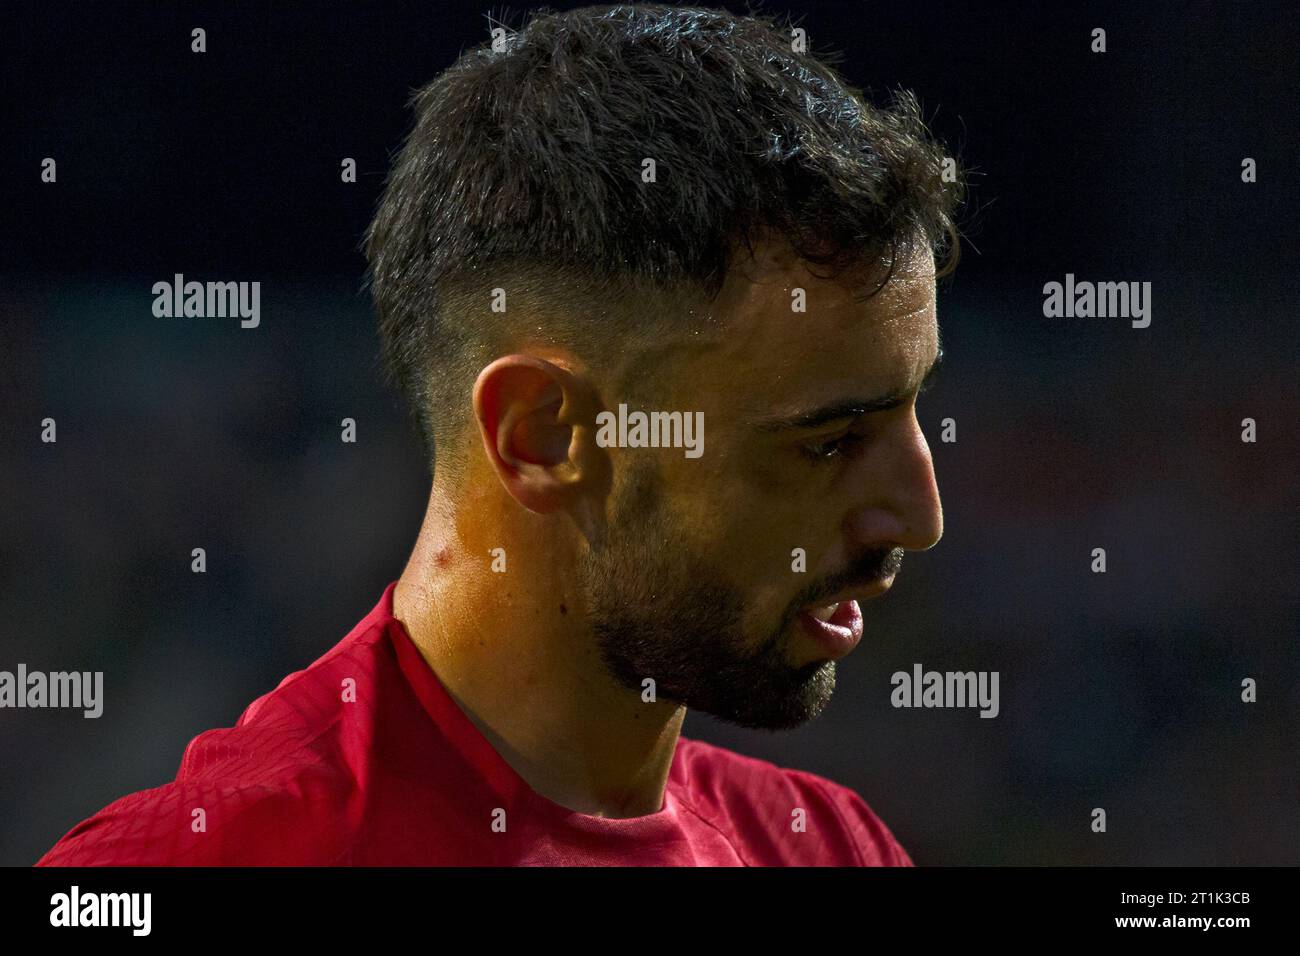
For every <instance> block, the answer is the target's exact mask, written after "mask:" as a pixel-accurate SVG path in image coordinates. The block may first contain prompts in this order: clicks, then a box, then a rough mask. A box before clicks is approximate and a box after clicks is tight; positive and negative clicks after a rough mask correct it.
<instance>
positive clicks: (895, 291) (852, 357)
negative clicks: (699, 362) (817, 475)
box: [709, 247, 939, 411]
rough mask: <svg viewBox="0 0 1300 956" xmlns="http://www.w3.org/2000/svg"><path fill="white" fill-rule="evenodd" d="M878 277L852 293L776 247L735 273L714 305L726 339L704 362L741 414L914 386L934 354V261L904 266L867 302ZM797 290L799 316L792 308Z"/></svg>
mask: <svg viewBox="0 0 1300 956" xmlns="http://www.w3.org/2000/svg"><path fill="white" fill-rule="evenodd" d="M884 268H885V267H884V266H883V265H882V266H881V267H880V270H879V271H878V273H877V274H876V275H874V276H871V277H869V279H868V281H867V283H866V284H865V285H864V284H861V283H859V284H857V285H856V286H855V285H851V284H848V283H846V282H843V281H837V280H834V279H828V278H824V277H822V276H818V275H816V274H814V273H815V272H816V271H817V267H816V266H809V265H808V264H807V263H805V262H804V261H803V260H800V259H798V258H797V257H796V256H794V255H793V254H792V253H790V252H789V251H788V250H787V249H783V248H780V247H778V248H775V249H773V248H767V249H764V250H761V251H760V253H759V254H757V255H756V257H755V259H754V260H753V261H751V262H747V263H746V264H745V266H744V267H742V268H739V269H733V270H732V272H731V273H730V274H729V275H728V277H727V281H726V283H725V284H724V287H723V289H722V291H721V293H720V294H719V296H718V298H717V300H716V301H715V303H714V310H713V311H714V315H715V317H716V318H717V319H718V320H719V321H720V324H721V328H722V329H724V330H725V333H724V334H723V335H722V336H721V337H720V338H719V339H718V340H716V341H715V342H713V343H712V345H713V346H714V348H711V349H710V350H709V351H710V352H711V353H712V354H711V355H710V356H709V360H710V362H711V364H713V366H714V371H715V374H716V375H717V376H718V378H719V379H720V380H721V381H720V382H719V384H722V385H729V386H730V387H731V389H732V398H733V399H734V400H735V403H736V404H737V405H738V406H739V410H741V411H748V410H754V411H757V410H759V409H763V410H767V411H770V410H772V409H773V408H781V407H783V406H786V405H790V406H792V407H793V406H803V405H806V404H808V403H809V402H815V401H822V400H825V401H831V400H835V399H837V398H842V397H844V396H845V395H846V394H852V395H855V396H857V395H860V394H862V393H864V392H868V391H869V392H877V391H878V392H884V391H888V390H892V389H897V390H905V389H907V388H908V387H912V386H916V385H918V384H919V382H920V379H921V377H922V376H923V375H924V373H925V371H926V370H927V369H928V368H929V366H930V363H931V362H932V361H933V359H934V357H935V353H936V352H937V350H938V347H939V329H938V325H937V321H936V315H935V285H934V282H935V277H934V259H933V256H932V255H931V254H930V253H929V252H928V251H926V252H923V253H920V254H917V255H914V256H912V257H911V258H910V259H907V260H906V261H903V260H900V261H899V263H898V264H897V265H896V267H895V270H894V275H893V277H892V278H891V279H890V280H889V282H888V283H887V284H886V285H885V286H884V288H882V289H881V290H880V291H879V292H877V293H876V294H875V295H872V296H870V297H867V293H868V292H870V291H871V289H873V288H875V285H876V284H877V283H878V282H879V280H880V279H881V278H883V276H884ZM810 269H811V270H813V271H810ZM799 290H802V293H801V294H802V299H803V307H804V309H805V311H796V309H795V308H794V307H793V306H794V305H795V304H797V300H798V297H799V296H800V292H799Z"/></svg>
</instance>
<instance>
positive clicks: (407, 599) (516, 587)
mask: <svg viewBox="0 0 1300 956" xmlns="http://www.w3.org/2000/svg"><path fill="white" fill-rule="evenodd" d="M473 484H474V483H470V486H471V487H472V486H473ZM480 487H481V485H480ZM489 487H490V485H489ZM583 547H586V542H585V539H584V538H583V537H582V536H581V535H580V534H578V533H577V532H576V530H575V529H574V525H573V523H572V522H571V521H570V520H569V519H568V517H567V516H566V515H564V514H562V513H561V514H549V515H538V514H534V513H532V512H530V511H526V510H525V509H523V508H521V507H519V506H518V504H517V503H514V502H513V500H510V501H508V502H503V501H500V500H498V499H496V498H493V497H492V496H491V495H490V494H483V493H479V494H477V495H472V496H469V495H467V496H464V497H462V500H461V502H460V504H459V507H458V508H456V509H453V508H451V507H450V506H449V504H448V502H447V500H446V496H444V495H442V494H441V493H440V491H439V489H438V488H436V487H435V489H434V493H433V495H431V497H430V502H429V509H428V512H427V513H426V515H425V520H424V525H423V526H422V528H421V529H420V535H419V538H418V539H417V541H416V544H415V548H414V550H413V552H412V554H411V558H410V560H409V561H408V563H407V565H406V568H405V570H404V571H403V572H402V576H401V578H400V580H399V581H398V584H397V588H396V590H395V592H394V595H393V604H394V612H395V615H396V617H397V618H398V620H400V621H401V622H402V623H403V625H405V627H406V630H407V632H408V633H409V634H410V636H411V639H412V641H413V642H414V643H415V645H416V647H417V648H419V650H420V653H421V655H422V656H423V657H424V659H425V661H426V662H427V663H428V664H429V666H430V667H431V668H433V671H434V673H435V674H437V676H438V678H439V680H440V681H441V682H442V684H443V686H444V687H446V688H447V690H448V692H449V693H450V694H451V695H452V697H453V698H454V699H455V700H456V703H457V704H458V705H459V706H460V708H461V710H463V711H464V712H465V713H466V715H467V716H468V717H469V719H470V720H471V721H472V722H473V723H474V725H475V726H476V727H477V728H478V729H479V731H480V732H481V733H482V734H483V735H484V736H485V737H486V738H487V739H488V741H489V742H490V743H491V744H492V746H493V747H494V748H495V749H496V751H497V753H499V754H500V755H501V757H502V758H503V759H504V760H505V761H506V762H507V763H508V764H509V765H510V766H511V767H512V768H513V769H514V770H515V772H516V773H518V774H519V775H520V776H521V777H522V778H523V779H524V780H525V781H526V782H527V783H528V785H529V786H530V787H531V788H532V789H533V790H534V791H535V792H536V793H539V794H541V795H542V796H544V797H546V798H547V799H549V800H551V801H553V802H555V803H558V804H560V805H561V806H564V807H567V808H569V809H571V810H575V811H577V812H579V813H585V814H589V815H592V816H607V817H636V816H643V815H645V814H649V813H655V812H658V811H659V810H660V809H661V807H662V806H663V799H664V787H665V786H666V784H667V781H668V773H669V769H670V768H671V765H672V759H673V754H674V752H675V750H676V748H677V738H678V735H679V734H680V731H681V725H682V720H683V718H684V717H685V714H686V709H685V708H684V707H681V706H678V705H676V704H672V703H669V702H664V701H658V702H654V703H646V702H644V701H642V699H641V695H640V693H639V692H638V691H635V690H631V689H629V688H626V687H623V686H622V685H620V684H618V683H616V682H615V681H614V680H613V679H612V678H611V677H610V676H609V675H608V674H607V673H606V671H605V668H604V665H603V663H602V661H601V658H600V653H599V650H598V648H597V647H596V642H595V638H594V635H593V634H592V630H591V627H590V625H589V623H588V618H587V608H586V607H585V605H584V599H583V595H582V589H581V588H580V587H579V586H577V585H578V582H577V580H576V578H575V576H574V574H573V572H572V569H573V568H574V567H575V558H576V557H577V556H578V554H579V550H578V549H580V548H583ZM495 548H501V549H503V551H504V560H505V562H506V570H505V571H504V572H497V571H494V570H493V568H492V564H493V556H494V553H495V554H497V555H499V554H500V552H494V551H493V549H495ZM647 676H653V675H647Z"/></svg>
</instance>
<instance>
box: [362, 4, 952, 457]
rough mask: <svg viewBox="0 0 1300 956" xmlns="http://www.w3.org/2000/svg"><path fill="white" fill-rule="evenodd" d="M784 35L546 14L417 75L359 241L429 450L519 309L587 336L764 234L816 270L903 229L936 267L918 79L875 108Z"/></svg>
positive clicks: (944, 228) (943, 225) (637, 313)
mask: <svg viewBox="0 0 1300 956" xmlns="http://www.w3.org/2000/svg"><path fill="white" fill-rule="evenodd" d="M793 47H794V43H793V42H792V35H791V32H790V31H789V30H788V29H786V30H783V28H782V27H781V26H779V25H778V24H777V23H776V22H775V21H773V20H771V19H770V18H767V17H762V16H749V17H746V16H738V15H735V14H731V13H727V12H724V11H719V10H705V9H690V8H682V7H668V6H659V5H654V6H650V5H647V6H639V5H633V6H608V7H587V8H584V9H580V10H572V11H569V12H565V13H554V12H550V11H545V10H544V11H540V12H538V13H536V14H534V15H533V16H532V17H531V18H530V19H529V20H528V21H527V22H526V24H525V25H524V26H523V27H522V28H521V29H519V30H517V31H513V32H512V31H508V30H507V31H506V32H505V34H504V36H502V37H501V38H500V40H499V42H498V44H497V49H493V44H492V42H491V41H486V42H485V43H484V44H483V45H481V46H479V47H477V48H475V49H472V50H470V51H469V52H467V53H465V54H463V55H462V56H461V57H460V58H459V59H458V60H457V61H456V63H455V64H453V65H452V66H451V67H450V68H449V69H448V70H446V72H444V73H442V74H441V75H439V76H438V77H437V78H436V79H434V80H433V81H432V82H431V83H429V84H428V85H427V86H425V87H424V88H423V89H420V90H418V91H417V92H416V93H415V95H414V97H413V98H412V106H413V108H414V111H415V116H416V119H415V127H414V129H413V131H412V132H411V134H410V136H409V137H408V139H407V141H406V144H405V146H404V147H403V149H402V151H401V154H400V155H399V157H398V158H397V161H396V163H395V165H394V167H393V170H392V173H391V175H390V176H389V179H388V182H387V185H386V188H385V191H384V195H383V197H382V199H381V201H380V204H379V207H378V210H377V212H376V215H375V218H374V221H373V222H372V223H371V225H370V228H369V230H368V231H367V234H366V241H365V251H366V255H367V257H368V259H369V262H370V270H369V277H368V281H369V284H370V287H371V290H372V292H373V295H374V299H375V305H376V310H377V312H378V317H379V328H380V336H381V340H382V345H383V353H384V359H385V363H386V366H387V368H388V371H389V374H390V376H391V378H392V379H393V380H394V381H395V382H396V384H397V385H398V387H399V388H400V389H401V390H402V392H403V393H404V394H405V395H406V397H407V398H408V400H409V401H410V403H411V405H412V409H413V411H414V412H415V415H416V417H417V420H418V422H419V425H420V429H421V433H422V435H423V436H424V439H425V442H426V450H427V451H428V452H429V453H430V461H431V462H432V460H433V459H432V455H433V453H434V451H435V448H436V451H437V453H438V457H439V459H440V460H441V459H442V458H443V457H444V456H445V455H446V454H447V453H448V452H450V454H451V457H452V459H453V461H454V460H456V459H457V458H459V457H460V456H459V455H458V454H457V452H456V451H455V450H454V449H453V448H451V447H450V445H449V443H448V441H447V439H450V438H451V437H452V436H453V435H455V434H456V432H457V430H459V429H461V428H463V426H464V425H465V423H466V410H467V409H468V406H469V391H470V388H471V387H472V384H473V380H474V377H475V376H476V375H477V373H478V371H479V370H480V369H481V368H482V367H483V366H484V365H486V364H487V363H488V362H490V361H491V359H492V358H494V357H495V356H496V355H498V354H502V353H501V352H499V351H496V350H497V349H503V348H510V347H512V346H514V345H517V344H518V342H519V339H518V338H517V336H518V335H519V334H521V333H524V332H526V333H529V334H537V333H538V326H539V323H540V325H541V326H543V332H544V334H545V335H546V336H548V337H551V340H552V341H555V340H561V341H577V342H581V343H582V347H583V348H584V349H587V350H588V354H591V353H592V352H595V354H597V355H600V354H606V353H604V352H602V349H617V348H620V347H626V346H627V344H628V343H629V342H630V341H632V340H635V339H638V338H640V337H641V336H642V335H645V334H646V330H647V328H648V327H649V326H651V325H654V324H655V323H661V322H664V321H676V322H677V323H678V324H679V325H680V324H681V323H683V322H685V321H689V319H688V318H686V316H685V312H681V311H677V310H675V309H666V308H664V304H665V302H674V301H675V302H683V301H686V300H687V299H691V300H693V301H697V302H698V301H699V298H700V297H703V298H704V299H705V300H707V299H710V298H712V297H713V296H715V295H716V294H717V292H718V290H719V289H720V288H721V286H722V283H723V280H724V278H725V275H726V272H727V270H728V268H729V265H730V263H731V261H732V256H733V254H734V253H735V252H736V251H737V250H738V249H739V248H741V247H750V248H752V244H753V242H754V241H755V240H756V239H758V238H759V237H760V236H761V235H763V234H766V233H770V232H772V231H775V232H776V233H777V234H779V235H781V236H782V237H784V238H785V239H786V240H787V241H789V242H790V243H791V245H792V246H793V248H794V249H795V250H796V251H797V252H798V253H799V254H800V255H801V256H803V257H804V258H806V259H807V260H808V261H809V262H811V263H816V264H818V265H819V266H822V267H829V268H830V269H831V270H832V271H839V270H843V269H845V268H848V267H849V266H851V265H853V264H856V263H861V262H865V261H867V260H866V257H867V255H868V254H876V255H878V254H880V253H881V252H883V251H887V252H888V253H889V258H890V262H891V272H892V262H893V261H894V259H896V258H897V257H898V255H899V254H900V253H905V252H909V251H912V250H913V249H917V250H919V249H920V248H922V246H923V245H928V247H929V248H930V249H931V250H933V251H935V252H936V254H940V255H941V254H943V253H947V254H948V258H947V260H946V262H943V261H941V268H940V269H939V273H940V274H941V275H942V274H945V273H946V272H948V271H950V270H951V268H952V266H953V265H954V264H955V262H956V256H957V254H958V251H959V245H958V243H957V241H956V236H957V234H956V229H955V227H954V223H953V214H954V209H955V207H956V204H957V203H958V202H959V200H960V195H961V191H962V183H961V176H960V175H956V176H955V177H954V176H952V175H949V176H944V175H942V174H943V172H944V160H945V158H946V157H945V154H944V152H943V151H942V149H941V148H940V147H939V146H938V145H937V144H936V143H935V142H934V141H933V139H932V138H931V137H930V135H929V133H928V131H927V129H926V127H925V124H924V121H923V120H922V117H921V115H920V108H919V105H918V103H917V101H916V98H915V97H914V96H913V95H911V94H910V93H906V92H899V93H897V94H895V96H894V98H893V102H892V104H891V106H890V107H889V108H888V109H881V108H877V107H875V106H873V105H871V104H870V103H868V102H867V101H866V98H865V97H864V96H863V94H862V93H861V91H859V90H857V89H856V88H854V87H852V86H850V85H849V84H848V83H847V82H846V81H845V80H844V79H843V78H841V77H840V76H839V74H838V73H837V72H836V71H835V70H834V69H833V68H832V67H830V66H829V65H827V64H826V63H824V62H822V61H821V60H819V59H817V58H816V57H815V56H813V55H812V54H809V53H804V52H796V51H795V50H794V49H793ZM646 158H650V159H653V160H654V161H655V163H656V167H657V170H656V175H657V179H656V181H655V182H652V183H647V182H643V179H642V168H643V167H642V163H643V160H645V159H646ZM954 169H955V165H954V166H950V167H949V169H948V172H950V173H951V172H953V170H954ZM882 284H883V283H882ZM497 287H500V288H504V289H506V290H507V295H508V309H509V312H508V313H507V314H506V315H502V314H499V313H494V312H492V311H491V310H490V308H489V304H490V302H489V297H490V294H491V290H492V289H493V288H497ZM682 296H685V297H687V299H682V298H680V297H682ZM688 311H689V310H688ZM507 315H509V316H511V318H509V319H508V318H507ZM520 316H523V317H525V318H526V319H527V322H526V323H521V322H520V321H519V320H518V319H519V317H520ZM521 326H527V328H521ZM454 467H455V466H454V465H453V468H454Z"/></svg>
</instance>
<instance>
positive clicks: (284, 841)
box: [37, 584, 912, 866]
mask: <svg viewBox="0 0 1300 956" xmlns="http://www.w3.org/2000/svg"><path fill="white" fill-rule="evenodd" d="M394 587H395V585H393V584H390V585H389V586H388V588H387V589H386V590H385V591H384V596H383V597H382V598H381V599H380V601H379V604H378V605H377V606H376V607H375V609H374V610H373V611H371V612H370V614H369V615H367V616H366V618H365V619H364V620H363V621H361V623H360V624H358V625H357V626H356V627H355V628H354V629H353V630H352V633H350V634H349V635H348V636H347V637H345V638H344V639H343V640H342V641H341V642H340V643H339V644H337V645H336V646H335V647H334V648H333V649H332V650H330V651H329V652H328V653H327V654H325V655H324V656H323V657H321V658H320V659H319V660H318V661H316V662H315V663H314V664H312V665H311V666H310V667H308V668H307V669H305V670H302V671H298V672H296V673H294V674H290V675H289V676H288V677H286V678H285V679H284V680H283V681H281V683H280V686H279V687H277V688H276V689H275V690H273V691H271V692H270V693H269V694H266V695H264V696H262V697H260V698H258V699H257V700H255V701H254V702H253V703H252V704H251V705H250V706H249V707H248V709H247V710H245V711H244V714H243V716H241V717H240V718H239V722H238V723H237V724H235V726H234V727H228V728H222V729H218V730H209V731H207V732H205V733H202V734H199V736H197V737H195V738H194V739H193V740H192V741H190V744H189V746H188V747H186V748H185V756H184V757H183V758H182V760H181V767H180V771H179V772H178V773H177V775H176V779H175V780H174V781H173V782H171V783H167V784H164V785H163V786H161V787H155V788H154V789H152V790H144V791H141V792H139V793H133V794H130V795H129V796H126V797H123V798H121V799H120V800H117V801H116V802H114V803H112V804H110V805H109V806H107V807H105V808H104V809H103V810H101V811H100V812H99V813H97V814H95V815H94V816H93V817H91V818H90V819H88V820H86V821H84V822H82V823H79V824H78V825H77V826H75V827H73V828H72V829H71V830H70V831H68V833H67V834H66V835H65V836H64V837H63V839H61V840H60V841H59V842H58V843H57V844H55V846H54V847H53V848H52V849H51V850H50V851H49V852H48V853H46V854H45V856H43V857H42V858H41V859H40V860H39V861H38V863H37V865H38V866H157V865H180V866H213V865H217V866H219V865H241V866H279V865H299V866H329V865H357V866H407V865H423V866H480V865H488V866H513V865H524V866H570V865H577V866H592V865H595V866H600V865H645V866H782V865H796V866H880V865H894V866H911V865H912V861H911V860H910V859H909V858H908V855H907V853H906V852H905V851H904V850H903V848H902V847H900V846H899V845H898V843H897V842H896V841H895V840H894V838H893V835H892V834H890V832H889V830H888V829H886V827H885V825H884V824H883V823H881V822H880V820H879V819H878V818H877V817H876V815H875V814H874V813H872V812H871V810H870V808H868V807H867V805H866V804H865V803H864V802H863V801H862V799H861V798H859V797H858V795H857V794H856V793H854V792H853V791H852V790H849V789H848V788H847V787H842V786H840V785H838V784H835V783H832V782H830V781H829V780H825V779H823V778H821V777H818V776H815V775H813V774H811V773H805V772H803V771H799V770H786V769H782V768H780V767H777V766H774V765H773V764H770V763H767V762H765V761H762V760H755V759H753V758H750V757H744V756H741V755H740V754H737V753H733V752H731V751H729V750H724V749H722V748H721V747H715V746H712V745H710V744H706V743H703V742H701V741H697V740H689V739H687V738H685V737H681V738H679V739H678V743H677V750H676V752H675V754H674V756H673V763H672V767H671V770H670V774H669V779H668V784H667V787H666V788H665V793H664V805H663V808H662V809H661V810H660V811H659V812H658V813H652V814H649V815H646V816H640V817H632V818H627V819H610V818H606V817H594V816H587V815H585V814H582V813H575V812H573V811H572V810H568V809H566V808H564V807H562V806H560V805H559V804H556V803H554V802H552V801H550V800H548V799H547V798H545V797H543V796H541V795H539V794H537V793H535V792H534V791H533V790H532V789H531V788H530V787H529V786H528V784H527V783H526V782H525V781H524V780H523V778H522V777H520V776H519V775H518V774H517V773H516V772H515V771H514V770H513V769H512V768H511V767H510V765H509V764H507V763H506V762H505V761H504V760H503V759H502V758H501V756H500V755H499V754H498V753H497V752H496V751H495V750H494V749H493V747H492V745H491V744H490V743H489V742H488V740H487V738H485V737H484V736H483V735H482V734H481V733H479V731H478V729H477V728H476V727H475V726H474V725H473V723H472V722H471V721H470V720H469V718H468V717H467V716H466V715H465V714H464V712H463V711H461V710H460V708H459V707H458V706H457V704H456V703H455V701H454V700H453V699H452V698H451V697H450V696H449V695H448V693H447V691H446V689H445V688H444V687H443V686H442V683H441V682H440V681H439V679H438V677H437V675H436V674H435V673H434V672H433V670H432V669H431V668H430V667H429V666H428V664H427V663H426V662H425V660H424V658H423V657H421V656H420V652H419V651H418V650H417V649H416V647H415V645H414V644H413V643H412V642H411V638H410V636H409V635H408V634H407V633H406V628H405V627H403V626H402V624H401V622H400V621H398V620H397V619H396V618H394V617H393V589H394ZM796 809H802V810H803V811H804V812H803V813H802V814H796V813H795V811H796ZM200 811H201V812H200ZM798 823H802V827H800V826H798V825H797V824H798ZM503 827H504V829H502V828H503ZM800 830H802V832H799V831H800Z"/></svg>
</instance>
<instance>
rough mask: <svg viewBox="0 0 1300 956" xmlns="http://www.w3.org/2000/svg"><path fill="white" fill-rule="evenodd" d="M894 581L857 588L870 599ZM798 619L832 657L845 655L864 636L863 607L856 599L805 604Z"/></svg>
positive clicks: (864, 597) (804, 628) (833, 658)
mask: <svg viewBox="0 0 1300 956" xmlns="http://www.w3.org/2000/svg"><path fill="white" fill-rule="evenodd" d="M893 583H894V579H893V578H892V577H890V578H888V579H887V580H881V581H878V582H877V583H876V584H874V585H869V586H867V587H866V588H857V589H855V591H856V592H857V593H858V594H859V595H860V596H861V597H862V598H863V600H870V599H871V598H874V597H878V596H880V595H881V594H884V593H885V592H886V591H888V590H889V589H890V587H891V586H892V585H893ZM799 623H800V625H801V626H802V627H803V630H804V632H805V633H807V634H808V635H809V636H811V637H812V638H813V639H814V640H816V642H817V643H818V644H819V645H820V646H821V649H822V652H823V654H824V655H825V656H826V657H828V658H829V659H830V660H839V659H840V658H841V657H844V656H846V655H847V654H849V653H850V652H851V651H852V650H853V649H854V648H855V647H857V646H858V643H859V642H860V641H861V640H862V608H861V606H860V605H859V604H858V602H857V600H854V599H849V600H845V601H836V602H834V603H831V604H823V605H820V606H817V607H808V608H804V609H803V610H801V611H800V612H799Z"/></svg>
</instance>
